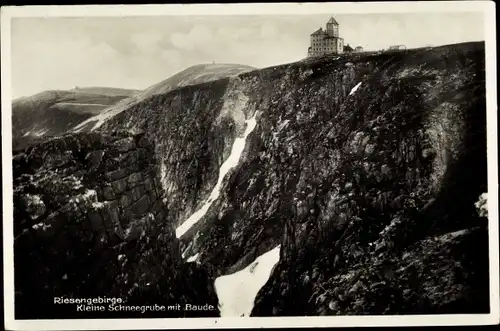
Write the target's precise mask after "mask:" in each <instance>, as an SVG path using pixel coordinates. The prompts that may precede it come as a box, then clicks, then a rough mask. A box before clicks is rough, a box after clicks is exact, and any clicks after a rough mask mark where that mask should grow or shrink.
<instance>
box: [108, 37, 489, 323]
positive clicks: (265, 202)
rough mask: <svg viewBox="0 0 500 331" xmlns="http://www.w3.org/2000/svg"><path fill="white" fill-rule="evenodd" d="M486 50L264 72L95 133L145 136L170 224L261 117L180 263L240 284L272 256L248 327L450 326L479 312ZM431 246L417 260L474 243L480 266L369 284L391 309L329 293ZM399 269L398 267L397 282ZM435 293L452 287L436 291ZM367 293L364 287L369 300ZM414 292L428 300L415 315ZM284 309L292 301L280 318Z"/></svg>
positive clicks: (188, 92) (197, 202) (162, 100)
mask: <svg viewBox="0 0 500 331" xmlns="http://www.w3.org/2000/svg"><path fill="white" fill-rule="evenodd" d="M483 47H484V45H483V43H467V44H460V45H448V46H442V47H436V48H432V49H421V50H409V51H406V52H396V53H383V54H375V55H364V56H349V55H346V56H343V57H340V58H338V59H334V60H332V59H319V60H317V61H307V62H299V63H293V64H290V65H283V66H279V67H273V68H267V69H264V70H260V71H254V72H250V73H245V74H242V75H240V76H238V77H237V78H236V79H231V80H229V81H217V82H215V83H210V84H207V85H200V86H195V87H189V88H183V89H179V90H176V91H172V92H170V93H168V94H165V95H162V96H158V97H155V98H152V99H150V100H149V104H144V105H142V106H141V107H139V108H138V109H133V110H129V111H127V112H123V113H122V114H120V115H119V116H116V117H115V118H113V119H112V120H110V121H109V122H107V123H106V124H105V125H104V129H105V130H113V129H116V128H123V127H124V126H125V127H126V128H131V127H133V128H134V129H135V130H138V131H144V132H146V134H150V135H151V136H152V137H153V136H154V139H155V140H156V142H157V143H156V144H157V147H156V151H157V153H158V154H160V159H162V161H161V162H162V165H163V169H164V170H165V172H166V175H165V176H164V178H166V180H165V181H164V182H163V185H166V186H167V187H166V190H167V192H168V193H167V195H166V201H167V204H168V205H169V207H170V209H174V210H178V211H174V212H173V213H172V214H170V216H171V217H172V218H173V222H174V223H176V224H179V222H181V220H184V219H186V218H187V217H188V216H189V215H191V214H192V213H193V212H194V211H195V210H197V209H199V208H200V207H201V205H202V204H203V203H204V201H206V199H207V197H208V195H209V194H210V191H211V189H212V188H213V187H214V185H215V183H216V181H217V173H218V170H219V167H220V166H221V164H222V162H223V161H224V160H225V159H226V158H227V156H228V154H229V151H230V146H231V143H232V141H233V140H234V137H235V133H234V132H235V130H234V129H233V128H234V127H237V126H238V125H239V124H240V123H242V118H241V114H245V118H248V117H249V114H253V113H254V112H255V111H256V110H261V113H259V115H258V116H257V118H256V121H257V124H256V128H255V130H254V132H252V134H250V135H249V136H248V138H247V140H248V141H247V147H246V149H245V151H244V155H243V157H242V159H241V161H240V165H239V167H238V168H237V169H236V170H235V171H233V172H232V173H231V174H230V176H229V177H228V178H227V180H226V181H225V182H224V184H223V186H224V187H223V189H222V194H221V196H220V198H219V199H217V200H216V201H214V202H212V204H211V206H210V208H209V210H208V211H207V213H206V214H205V216H204V217H203V218H202V219H201V220H200V221H198V222H197V223H196V224H195V225H194V226H193V227H192V228H191V229H190V230H189V231H187V232H186V234H185V235H184V236H183V237H181V241H182V243H183V247H184V248H187V251H185V252H184V253H185V256H186V257H189V256H194V255H195V254H197V255H196V256H197V261H199V263H200V264H202V265H206V266H209V267H211V268H213V269H214V270H215V274H216V275H225V274H230V273H233V272H237V271H239V270H241V269H242V268H244V267H246V266H247V265H249V264H250V263H251V262H252V261H254V260H255V259H256V258H257V257H258V256H260V255H261V254H263V253H265V252H267V251H269V250H271V249H273V248H274V247H276V246H278V245H279V244H281V247H282V248H281V262H280V263H279V265H278V266H277V268H276V269H275V270H274V272H273V274H272V276H271V279H270V280H269V282H268V284H267V285H266V286H265V287H264V289H263V290H262V291H261V293H260V294H259V297H258V300H257V307H256V308H255V310H254V314H257V315H273V314H285V315H287V314H292V315H293V314H301V313H307V314H313V315H314V314H344V313H359V312H365V313H369V312H372V313H393V312H398V311H399V310H401V311H406V312H415V313H418V312H426V311H436V312H445V311H447V310H449V308H446V307H451V306H453V305H458V303H456V302H462V301H460V300H465V301H464V302H471V305H468V304H463V305H462V307H463V308H461V310H462V311H467V309H473V310H477V311H484V310H485V309H487V295H486V293H487V283H488V282H487V281H486V279H485V278H484V277H485V275H487V269H485V268H487V263H486V261H487V246H485V245H487V237H486V223H487V222H486V220H485V219H484V218H480V217H479V216H478V214H477V211H476V209H475V207H474V203H475V202H476V201H477V200H478V198H479V195H480V194H481V193H483V192H486V177H485V174H486V170H485V169H486V150H485V148H486V147H485V146H486V144H485V139H486V135H485V94H484V89H485V87H484V48H483ZM219 91H220V92H219ZM205 100H209V101H205ZM148 105H153V107H149V106H148ZM161 105H162V106H161ZM195 114H196V115H198V116H196V115H195ZM194 118H196V120H193V119H194ZM221 118H222V119H223V121H222V123H223V124H221V121H220V120H219V119H221ZM218 120H219V121H218ZM203 130H205V132H206V133H205V134H202V133H201V132H203ZM213 132H217V133H218V134H215V135H212V134H213ZM176 142H179V143H176ZM180 142H182V143H180ZM179 156H180V159H179ZM184 160H186V162H184ZM188 160H189V161H188ZM194 173H195V174H198V177H194V178H193V175H192V174H194ZM472 174H474V175H472ZM180 202H182V203H180ZM179 206H181V207H179ZM476 227H477V229H475V228H476ZM473 228H474V229H475V230H474V231H473V230H472V229H473ZM384 229H385V230H384ZM462 230H464V232H458V233H459V234H461V235H460V236H454V235H451V233H455V231H462ZM470 231H472V232H470ZM447 234H449V235H447ZM442 236H444V237H442ZM475 236H479V237H478V238H480V239H478V240H477V241H474V240H475V239H472V238H473V237H475ZM432 238H435V240H437V241H439V240H441V239H443V238H446V242H445V244H444V246H443V247H441V246H432V245H431V247H427V246H425V247H426V248H425V249H424V253H423V254H420V255H419V256H420V258H421V260H422V261H423V260H424V259H425V258H429V259H430V260H431V261H432V260H433V259H437V258H438V257H437V256H439V254H438V253H437V252H441V251H446V252H447V251H449V250H451V249H452V247H455V246H454V245H458V246H460V245H462V239H463V240H464V243H467V242H468V240H473V242H476V244H475V245H472V246H471V254H473V255H471V256H474V255H478V256H481V258H479V259H476V260H475V261H471V262H470V263H472V264H470V265H469V264H468V263H469V262H467V261H468V260H467V256H469V255H467V254H464V255H463V256H454V257H452V258H450V259H449V260H447V262H443V264H442V265H439V268H437V269H436V270H439V272H442V273H443V274H439V273H437V271H436V273H435V274H434V273H433V271H426V269H425V270H424V269H418V268H417V271H415V272H416V276H415V277H417V276H418V277H420V279H421V281H422V282H424V279H427V281H426V282H427V283H425V282H424V283H425V284H426V285H425V286H424V285H422V286H424V288H421V287H417V286H416V285H414V284H413V285H412V284H410V285H408V284H406V285H404V286H403V285H401V284H399V283H390V282H387V280H385V279H378V278H377V279H369V280H366V282H371V283H374V284H375V283H377V284H379V285H377V286H378V288H381V289H382V291H385V290H387V288H390V289H391V290H392V291H396V292H395V294H394V296H397V297H398V299H397V300H396V299H394V301H393V302H390V300H389V302H390V303H389V302H380V303H378V302H377V301H376V300H375V301H373V300H370V303H369V305H370V306H368V303H367V301H366V300H368V299H367V298H366V296H364V294H363V293H364V292H362V291H361V290H359V291H360V292H359V293H361V294H356V295H351V296H349V297H348V298H349V299H342V300H341V299H337V297H336V296H335V295H336V294H330V292H331V291H333V289H335V288H337V291H338V288H341V287H343V286H344V287H345V289H344V290H345V291H350V290H351V287H353V286H354V285H355V284H358V285H357V287H359V286H361V285H360V284H362V283H363V281H361V283H359V279H358V278H357V277H363V278H362V279H365V278H368V277H369V275H364V276H363V275H357V276H353V278H352V279H351V278H349V277H350V276H351V273H354V274H357V273H356V272H355V270H356V268H358V267H357V266H359V265H366V264H372V265H373V268H374V271H370V272H368V271H365V272H368V274H371V273H373V274H375V275H378V274H379V271H375V270H378V269H377V268H378V267H376V265H377V263H378V262H380V261H382V262H384V263H385V262H387V261H389V260H391V259H396V260H401V257H402V256H412V255H411V254H416V252H417V251H418V249H419V248H418V247H420V246H418V245H425V243H426V242H427V241H426V240H431V242H434V241H432V240H433V239H432ZM469 238H470V239H469ZM460 247H461V246H460ZM422 249H423V248H422ZM454 249H455V248H454ZM456 249H459V248H456ZM456 249H455V250H456ZM473 252H474V253H473ZM405 254H406V255H405ZM408 254H410V255H408ZM426 254H428V256H427V255H426ZM433 254H434V255H433ZM450 254H452V253H450ZM401 261H403V260H401ZM404 263H405V262H400V264H399V265H397V266H398V268H396V269H397V270H400V269H401V270H405V269H404V268H405V265H404ZM408 263H409V262H408ZM426 263H427V264H428V263H429V262H426ZM436 263H437V262H436ZM450 263H459V264H460V266H459V267H457V268H458V269H456V272H459V273H460V274H461V275H462V276H457V277H458V278H457V279H455V278H452V279H448V278H446V276H445V275H447V272H445V270H448V271H450V270H455V269H454V268H455V267H452V265H450ZM476 263H477V264H476ZM462 264H463V266H462ZM413 266H415V264H413ZM436 267H437V266H436ZM450 268H451V269H450ZM472 271H474V272H472ZM343 274H345V275H346V276H345V277H347V278H342V277H344V276H342V275H343ZM335 277H340V278H338V279H337V278H335ZM370 277H371V276H370ZM376 277H378V276H376ZM412 277H414V276H412ZM443 277H445V278H443ZM460 277H462V278H460ZM400 278H401V277H398V278H397V279H400ZM335 279H337V280H335ZM353 279H356V281H354V280H353ZM445 280H446V282H447V283H448V284H449V285H447V286H445V287H441V286H438V285H437V284H439V283H441V282H443V281H445ZM480 280H481V281H480ZM351 282H354V283H352V284H351ZM384 282H385V283H384ZM371 283H369V284H365V286H364V287H361V288H365V287H366V288H367V289H368V290H367V291H374V289H372V288H371V285H370V284H371ZM482 284H484V285H485V286H483V285H482ZM356 293H357V292H356ZM417 293H425V295H426V297H425V298H423V299H419V300H420V301H422V302H420V303H416V301H415V300H417V299H416V296H417ZM446 295H451V296H452V297H453V298H452V299H447V300H444V299H443V297H444V296H446ZM341 297H342V298H344V297H345V295H341ZM380 297H381V298H385V297H386V296H385V295H381V296H380ZM266 298H268V299H266ZM292 298H301V299H300V300H302V301H300V300H299V301H298V302H297V304H294V305H292V306H288V305H290V303H291V302H294V300H295V299H293V300H292ZM318 298H320V299H318ZM439 298H441V299H443V300H440V299H439ZM464 298H466V299H464ZM481 298H483V299H481ZM360 300H361V301H360ZM384 300H385V299H384ZM398 300H399V301H398ZM485 300H486V301H485ZM266 302H267V303H266ZM445 302H450V303H449V304H445ZM287 307H288V308H287ZM330 307H334V309H331V308H330Z"/></svg>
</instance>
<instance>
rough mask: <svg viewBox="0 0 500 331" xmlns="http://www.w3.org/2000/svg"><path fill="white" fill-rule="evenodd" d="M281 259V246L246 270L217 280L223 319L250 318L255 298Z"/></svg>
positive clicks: (257, 259) (216, 288)
mask: <svg viewBox="0 0 500 331" xmlns="http://www.w3.org/2000/svg"><path fill="white" fill-rule="evenodd" d="M279 258H280V246H277V247H275V248H274V249H272V250H270V251H268V252H266V253H264V254H262V255H261V256H259V257H258V258H256V259H255V261H254V262H252V263H251V264H249V265H248V266H247V267H246V268H245V269H243V270H240V271H238V272H235V273H233V274H230V275H225V276H220V277H218V278H217V279H216V280H215V291H216V293H217V297H218V298H219V310H220V314H221V317H249V316H250V313H251V312H252V309H253V306H254V301H255V297H256V296H257V294H258V293H259V290H260V289H261V288H262V286H264V284H266V282H267V280H268V279H269V277H270V276H271V272H272V270H273V268H274V266H275V265H276V263H278V261H279Z"/></svg>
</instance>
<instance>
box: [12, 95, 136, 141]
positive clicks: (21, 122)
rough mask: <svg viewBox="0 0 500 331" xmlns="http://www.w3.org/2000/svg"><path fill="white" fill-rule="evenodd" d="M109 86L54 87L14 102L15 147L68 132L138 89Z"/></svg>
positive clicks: (13, 132)
mask: <svg viewBox="0 0 500 331" xmlns="http://www.w3.org/2000/svg"><path fill="white" fill-rule="evenodd" d="M137 92H138V91H136V90H126V89H117V88H105V87H86V88H76V89H72V90H68V91H64V90H51V91H45V92H41V93H38V94H35V95H33V96H29V97H22V98H18V99H16V100H14V101H13V102H12V138H13V148H14V149H16V148H22V147H24V146H25V145H26V144H27V143H28V142H29V141H32V140H33V139H36V138H37V137H41V136H46V135H47V136H55V135H61V134H64V133H65V132H66V131H68V130H69V129H70V128H72V127H74V126H75V125H77V124H78V123H80V122H82V121H84V120H86V119H87V118H89V117H92V116H95V115H97V114H99V113H100V112H101V111H102V110H103V109H106V108H107V107H109V106H111V105H114V104H116V103H117V102H119V101H120V100H123V99H126V98H128V97H130V96H131V95H133V94H135V93H137Z"/></svg>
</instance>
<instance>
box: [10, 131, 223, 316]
mask: <svg viewBox="0 0 500 331" xmlns="http://www.w3.org/2000/svg"><path fill="white" fill-rule="evenodd" d="M13 170H14V187H15V192H14V206H15V210H14V220H15V222H14V229H15V280H16V290H17V292H16V317H17V318H30V319H33V318H71V317H72V318H85V317H87V318H89V317H94V318H95V317H98V318H103V317H108V318H113V317H123V316H127V317H134V316H135V317H182V316H190V314H192V312H190V311H184V310H178V311H167V312H156V313H151V312H146V313H130V312H127V313H123V312H122V313H120V312H107V313H102V312H89V313H85V312H79V311H77V309H76V305H60V304H59V305H56V304H55V303H54V298H55V297H64V298H97V297H108V298H110V297H115V298H122V299H123V300H126V301H127V305H134V304H136V305H154V304H158V305H160V304H161V305H169V304H170V305H176V304H181V305H184V304H186V303H189V304H197V303H199V304H201V305H204V304H207V303H209V304H212V305H214V307H217V297H216V296H215V292H214V290H213V285H212V283H211V282H210V281H209V279H210V275H209V274H208V272H207V271H206V270H204V269H203V268H202V267H198V266H197V265H196V264H193V263H189V264H188V263H184V262H183V261H182V259H181V255H180V251H179V242H178V241H177V239H176V238H175V236H174V232H173V230H174V228H173V226H172V224H170V223H169V222H167V221H166V219H167V218H166V215H167V213H168V210H167V209H166V208H165V206H164V204H163V203H162V201H161V195H162V189H161V186H160V185H159V182H158V180H159V178H158V176H157V173H158V172H157V163H156V162H155V158H154V154H152V146H151V144H150V143H149V142H148V141H147V139H144V137H142V136H137V135H136V136H130V135H127V134H123V133H116V134H113V135H102V134H97V133H88V134H87V133H85V134H78V135H72V136H64V137H61V138H55V139H51V140H49V141H47V142H44V143H40V144H37V145H35V146H32V147H30V148H29V149H27V150H26V151H25V152H24V153H20V154H17V155H15V156H14V161H13ZM212 282H213V280H212ZM186 289H188V290H186ZM217 314H218V312H217V311H212V312H209V313H208V315H207V313H206V312H201V313H200V312H197V313H196V315H197V316H200V315H201V316H203V315H206V316H217Z"/></svg>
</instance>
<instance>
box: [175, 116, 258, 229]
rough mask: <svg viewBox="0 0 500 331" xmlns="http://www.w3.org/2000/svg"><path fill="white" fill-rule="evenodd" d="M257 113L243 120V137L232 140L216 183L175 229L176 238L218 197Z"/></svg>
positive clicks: (196, 220)
mask: <svg viewBox="0 0 500 331" xmlns="http://www.w3.org/2000/svg"><path fill="white" fill-rule="evenodd" d="M257 113H258V112H257V111H256V112H255V114H254V115H253V117H252V118H250V119H248V120H246V121H245V123H246V124H247V125H246V129H245V132H244V133H243V137H239V138H236V139H235V140H234V143H233V148H232V149H231V154H230V155H229V157H228V158H227V159H226V161H224V163H223V164H222V166H221V167H220V169H219V178H218V179H217V184H215V187H214V188H213V190H212V192H211V193H210V196H209V197H208V199H207V201H206V202H205V203H204V204H203V206H202V207H201V208H200V209H198V210H197V211H196V212H195V213H193V214H192V215H191V216H190V217H189V218H188V219H187V220H186V221H185V222H184V223H182V224H181V225H180V226H179V227H178V228H177V229H176V236H177V238H180V237H181V236H182V235H183V234H184V233H186V231H188V230H189V229H190V228H191V227H192V226H193V225H194V224H196V223H197V222H198V221H199V220H200V219H201V218H202V217H203V216H204V215H205V214H206V213H207V211H208V209H209V208H210V206H211V205H212V203H213V202H214V201H215V200H217V199H218V198H219V195H220V191H221V188H222V181H223V180H224V177H225V176H226V175H227V173H228V172H229V171H230V170H231V169H232V168H234V167H236V166H237V165H238V162H239V161H240V158H241V154H242V153H243V150H244V149H245V143H246V139H247V136H248V135H249V134H250V133H251V132H252V131H253V130H254V129H255V126H256V124H257V121H256V119H255V118H256V116H257Z"/></svg>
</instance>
